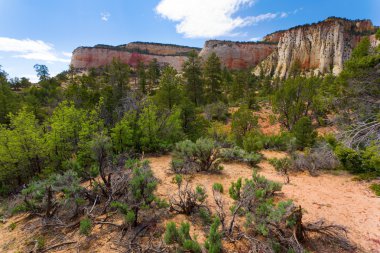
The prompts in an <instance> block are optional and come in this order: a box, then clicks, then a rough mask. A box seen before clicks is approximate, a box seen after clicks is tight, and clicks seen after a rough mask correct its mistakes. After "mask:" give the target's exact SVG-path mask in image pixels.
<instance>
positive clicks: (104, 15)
mask: <svg viewBox="0 0 380 253" xmlns="http://www.w3.org/2000/svg"><path fill="white" fill-rule="evenodd" d="M110 17H111V14H110V13H109V12H102V13H100V19H101V20H103V21H105V22H107V21H108V19H109V18H110Z"/></svg>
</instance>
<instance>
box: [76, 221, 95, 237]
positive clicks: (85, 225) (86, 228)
mask: <svg viewBox="0 0 380 253" xmlns="http://www.w3.org/2000/svg"><path fill="white" fill-rule="evenodd" d="M91 230H92V222H91V220H90V219H89V218H84V219H82V220H81V221H80V224H79V233H80V234H82V235H86V236H88V235H90V233H91Z"/></svg>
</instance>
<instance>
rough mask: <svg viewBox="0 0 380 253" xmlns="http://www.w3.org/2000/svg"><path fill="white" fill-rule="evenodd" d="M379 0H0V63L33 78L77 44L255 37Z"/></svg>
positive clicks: (60, 64) (351, 14) (359, 10)
mask: <svg viewBox="0 0 380 253" xmlns="http://www.w3.org/2000/svg"><path fill="white" fill-rule="evenodd" d="M379 10H380V1H379V0H362V1H357V0H318V1H317V0H33V1H30V0H0V65H2V66H3V69H4V70H5V71H7V72H8V73H9V76H10V77H14V76H18V77H22V76H26V77H28V78H30V79H32V80H36V76H35V73H34V70H33V65H34V64H36V63H38V64H45V65H47V66H48V68H49V69H50V72H51V74H52V75H55V74H57V73H59V72H61V71H62V70H65V69H67V68H68V64H69V61H70V53H71V52H72V51H73V50H74V49H75V48H76V47H78V46H93V45H95V44H110V45H120V44H125V43H128V42H131V41H149V42H161V43H173V44H179V45H188V46H197V47H202V46H203V43H204V41H205V40H207V39H211V38H216V39H227V40H239V41H249V40H257V39H259V38H261V37H263V36H265V35H266V34H268V33H271V32H274V31H276V30H280V29H287V28H290V27H292V26H296V25H300V24H305V23H312V22H317V21H320V20H323V19H325V18H327V17H329V16H338V17H345V18H349V19H359V18H360V19H363V18H369V19H371V20H372V21H373V22H374V24H375V25H380V15H379Z"/></svg>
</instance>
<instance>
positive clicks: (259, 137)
mask: <svg viewBox="0 0 380 253" xmlns="http://www.w3.org/2000/svg"><path fill="white" fill-rule="evenodd" d="M295 142H296V139H295V138H294V137H293V135H292V134H291V133H288V132H281V133H280V134H278V135H265V134H263V133H261V132H259V131H257V130H256V131H255V130H254V131H249V132H248V133H246V135H245V136H244V137H243V148H244V149H245V150H246V151H248V152H253V151H259V150H262V149H272V150H281V151H293V150H294V149H295V146H296V143H295Z"/></svg>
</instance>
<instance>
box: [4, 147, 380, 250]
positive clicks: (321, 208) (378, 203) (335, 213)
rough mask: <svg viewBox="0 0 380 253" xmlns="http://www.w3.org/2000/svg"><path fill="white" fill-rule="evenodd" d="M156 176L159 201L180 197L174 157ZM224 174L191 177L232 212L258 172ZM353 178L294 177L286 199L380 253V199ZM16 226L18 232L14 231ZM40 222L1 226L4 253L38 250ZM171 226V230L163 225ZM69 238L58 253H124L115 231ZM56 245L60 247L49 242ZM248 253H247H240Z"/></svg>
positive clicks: (240, 169) (154, 161)
mask: <svg viewBox="0 0 380 253" xmlns="http://www.w3.org/2000/svg"><path fill="white" fill-rule="evenodd" d="M262 153H263V154H264V156H265V157H266V158H273V157H277V158H281V157H284V156H286V154H285V153H283V152H274V151H263V152H262ZM148 159H149V160H150V162H151V167H152V170H153V172H154V175H155V176H156V177H157V178H158V179H159V180H160V183H159V185H158V189H157V195H158V196H159V197H161V198H165V199H168V198H169V197H170V196H171V195H172V194H174V193H175V190H176V187H175V185H174V184H172V183H171V180H172V177H173V175H172V174H171V173H170V171H169V170H168V169H169V164H170V160H171V157H170V156H161V157H150V158H148ZM223 166H224V170H223V171H222V172H221V173H220V174H196V175H190V176H186V177H187V179H188V180H189V181H190V182H191V184H192V185H194V186H195V185H198V184H202V185H204V186H205V188H206V190H207V193H208V195H209V197H208V199H207V203H208V204H209V205H210V206H211V208H213V207H215V204H214V203H213V200H212V190H211V188H212V185H213V183H215V182H219V183H221V184H223V186H224V189H225V192H226V193H224V200H225V203H226V206H229V205H230V204H231V200H230V198H229V197H228V190H227V189H228V188H229V186H230V184H231V182H232V181H236V180H237V179H238V178H239V177H242V178H248V177H250V176H251V175H252V172H253V169H252V168H250V167H249V166H247V165H245V164H240V163H228V164H223ZM259 167H260V168H259V173H260V174H262V175H264V176H265V177H267V178H268V179H271V180H274V181H278V182H281V183H283V182H284V179H283V177H282V176H281V175H278V174H277V172H276V171H275V170H274V168H273V167H272V166H271V165H270V164H269V163H268V162H267V161H265V160H264V161H262V162H261V163H260V164H259ZM352 178H353V177H352V176H350V175H347V174H344V173H337V175H333V174H331V173H330V174H327V173H323V174H321V175H319V176H318V177H312V176H310V175H309V174H307V173H300V174H296V175H291V176H290V184H287V185H283V189H282V192H283V195H282V197H283V198H286V199H293V200H294V201H295V202H296V203H297V204H299V205H301V206H302V207H303V208H304V209H305V210H306V212H305V214H304V218H305V220H306V221H316V220H318V219H321V218H322V219H325V220H326V221H327V222H329V223H335V224H340V225H344V226H345V227H347V228H348V230H349V234H348V236H349V238H350V239H351V240H352V241H353V242H354V243H356V244H357V246H359V248H361V249H362V250H361V251H362V252H373V253H374V252H380V198H377V197H375V196H374V194H373V193H372V192H370V191H369V188H368V183H364V182H357V181H353V180H352ZM190 219H191V218H189V217H186V216H184V215H172V216H170V218H169V219H168V220H166V221H164V223H166V222H168V221H175V222H177V223H180V222H182V221H189V222H191V220H190ZM12 223H14V224H16V227H15V228H14V229H13V230H11V229H10V228H9V227H10V225H11V224H12ZM40 225H41V224H40V223H39V222H37V219H32V220H28V219H26V215H16V216H14V217H12V218H10V219H9V220H7V221H6V222H5V223H0V252H14V253H16V252H23V251H20V250H19V249H22V248H23V245H25V244H29V245H31V244H34V243H35V239H36V238H35V236H34V235H33V234H34V232H35V231H37V230H38V227H40ZM163 225H165V224H163ZM191 234H192V235H197V239H198V241H200V242H203V241H204V240H205V231H203V230H202V229H201V227H197V226H193V225H192V226H191ZM61 236H64V237H65V238H66V239H65V241H77V243H75V244H72V245H68V246H67V247H65V250H60V251H54V252H61V253H63V252H65V253H68V252H70V253H71V252H98V253H105V252H107V253H113V252H119V251H118V250H116V249H115V248H114V244H113V241H114V240H115V238H116V237H117V236H119V233H118V232H117V231H115V230H113V229H112V228H109V227H106V226H103V227H102V228H100V226H99V225H96V226H95V228H94V230H93V232H92V233H91V236H90V237H88V238H86V237H84V236H80V235H79V234H78V232H77V231H76V232H72V234H67V235H56V237H57V240H58V239H60V240H62V238H59V237H61ZM48 244H49V245H53V244H54V241H49V242H48ZM227 251H228V252H239V251H240V250H239V249H237V248H231V249H230V250H227ZM240 252H242V251H240Z"/></svg>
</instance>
